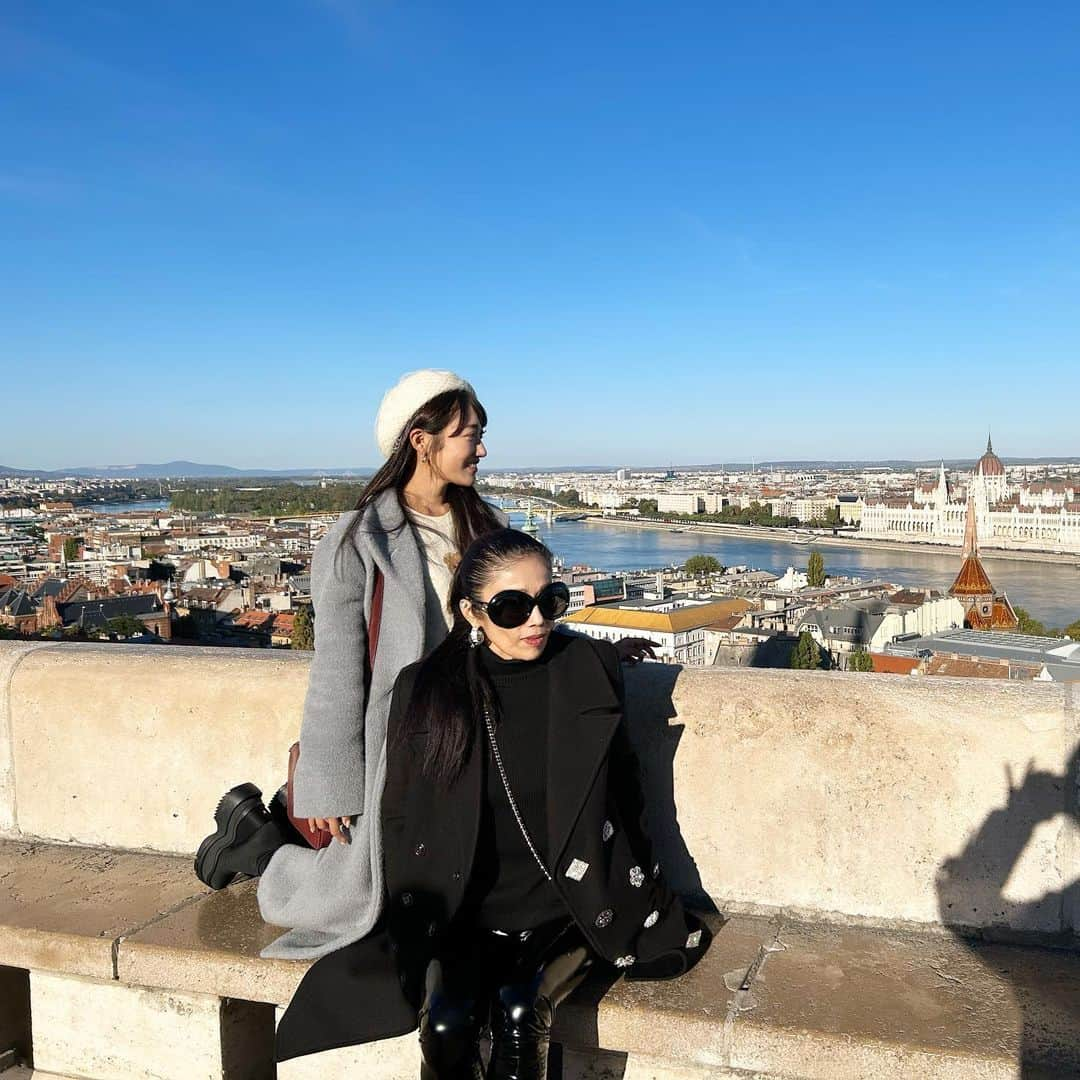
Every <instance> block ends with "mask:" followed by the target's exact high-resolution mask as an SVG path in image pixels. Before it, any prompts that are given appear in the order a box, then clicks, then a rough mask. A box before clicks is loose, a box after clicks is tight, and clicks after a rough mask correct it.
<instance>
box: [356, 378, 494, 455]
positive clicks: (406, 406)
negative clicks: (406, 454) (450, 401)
mask: <svg viewBox="0 0 1080 1080" xmlns="http://www.w3.org/2000/svg"><path fill="white" fill-rule="evenodd" d="M447 390H467V391H468V392H469V393H470V394H473V396H475V393H476V392H475V391H474V390H473V388H472V387H471V386H470V385H469V384H468V383H467V382H466V381H465V380H464V379H463V378H461V376H460V375H455V374H454V373H453V372H452V371H439V370H437V369H435V368H425V369H424V370H423V371H410V372H409V373H408V374H407V375H402V376H401V378H400V379H399V380H398V382H397V385H396V386H392V387H391V388H390V389H389V390H387V391H386V394H385V395H384V397H383V399H382V404H381V405H380V406H379V412H378V415H377V416H376V417H375V442H376V444H377V445H378V447H379V453H380V454H382V456H383V457H384V458H388V457H390V455H391V454H392V453H393V452H394V446H395V445H396V443H397V441H398V439H399V438H400V437H401V435H402V434H403V432H404V428H405V425H406V424H407V423H408V422H409V420H410V419H412V416H413V414H414V413H415V412H416V410H417V409H419V408H420V407H421V406H422V405H426V404H427V403H428V402H429V401H430V400H431V399H432V398H434V397H438V396H439V395H440V394H445V393H446V392H447Z"/></svg>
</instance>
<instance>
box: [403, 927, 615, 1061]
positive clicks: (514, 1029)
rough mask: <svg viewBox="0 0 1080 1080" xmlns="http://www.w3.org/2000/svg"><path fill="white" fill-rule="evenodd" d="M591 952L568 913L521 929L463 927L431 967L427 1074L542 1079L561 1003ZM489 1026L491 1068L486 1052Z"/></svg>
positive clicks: (424, 1021)
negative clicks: (485, 1036) (482, 1038)
mask: <svg viewBox="0 0 1080 1080" xmlns="http://www.w3.org/2000/svg"><path fill="white" fill-rule="evenodd" d="M593 959H594V954H593V952H592V951H591V950H590V948H589V946H588V945H587V944H586V942H585V939H584V938H583V937H582V936H581V933H580V931H579V930H578V929H577V927H576V926H575V925H574V924H573V923H572V922H570V921H569V920H567V919H560V920H558V921H557V922H553V923H546V924H545V925H543V926H540V927H538V928H537V929H535V930H526V931H523V932H521V933H502V932H501V931H495V930H476V929H473V930H466V931H459V932H457V933H456V934H455V935H453V936H452V937H451V938H450V940H449V941H447V942H446V944H445V945H444V946H443V947H442V948H440V950H439V952H438V954H437V956H436V957H435V959H434V960H432V961H431V963H430V964H429V965H428V969H427V975H426V979H425V987H424V1003H423V1006H422V1007H421V1010H420V1050H421V1054H422V1056H423V1063H422V1065H421V1067H420V1078H421V1080H484V1077H485V1076H486V1077H487V1078H488V1080H544V1078H545V1077H546V1076H547V1059H548V1043H549V1040H550V1037H551V1024H552V1021H553V1020H554V1018H555V1009H556V1007H557V1006H558V1005H559V1004H560V1002H562V1001H563V1000H564V999H565V998H566V997H567V996H568V995H569V994H570V992H571V991H572V990H574V989H575V987H577V986H578V985H579V984H580V983H581V982H582V980H583V979H584V978H585V975H586V973H587V972H588V970H589V968H590V967H591V966H592V964H593ZM485 1027H490V1031H491V1061H490V1064H489V1067H488V1071H487V1073H485V1072H484V1066H483V1061H482V1059H481V1056H480V1036H481V1034H482V1033H483V1030H484V1028H485Z"/></svg>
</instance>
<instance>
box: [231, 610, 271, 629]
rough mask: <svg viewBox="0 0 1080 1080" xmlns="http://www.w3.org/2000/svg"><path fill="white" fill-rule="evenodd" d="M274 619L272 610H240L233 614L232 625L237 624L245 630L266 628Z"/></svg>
mask: <svg viewBox="0 0 1080 1080" xmlns="http://www.w3.org/2000/svg"><path fill="white" fill-rule="evenodd" d="M273 621H274V613H273V612H272V611H242V612H241V613H240V614H239V615H235V616H233V620H232V623H233V626H239V627H241V628H243V629H245V630H267V629H269V626H270V623H272V622H273Z"/></svg>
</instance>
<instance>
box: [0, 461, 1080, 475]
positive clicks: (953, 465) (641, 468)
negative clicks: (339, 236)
mask: <svg viewBox="0 0 1080 1080" xmlns="http://www.w3.org/2000/svg"><path fill="white" fill-rule="evenodd" d="M976 460H977V459H976V458H953V459H951V460H946V462H945V467H946V468H947V469H971V468H972V467H974V465H975V462H976ZM1001 460H1002V461H1004V462H1005V464H1006V465H1053V464H1059V465H1060V464H1066V463H1069V462H1071V463H1072V464H1073V465H1075V466H1077V467H1080V455H1077V456H1074V457H1037V458H1018V457H1003V458H1002V459H1001ZM939 464H940V458H927V459H925V460H922V461H905V460H901V459H896V458H889V459H884V460H874V461H871V460H868V459H859V460H854V461H833V460H829V461H826V460H821V459H815V458H807V459H799V460H794V459H793V460H786V461H757V462H749V461H727V462H723V463H719V462H716V463H713V464H701V465H620V466H616V465H520V466H516V467H514V468H505V469H488V468H485V469H484V470H483V475H484V476H490V477H494V476H499V475H501V474H503V473H522V472H554V473H568V472H592V473H613V472H615V470H616V469H617V468H624V469H629V470H630V471H632V472H659V471H663V470H665V469H669V468H670V469H671V470H672V471H673V472H679V473H685V472H699V471H708V472H719V471H720V470H724V471H726V472H748V471H749V470H750V469H751V468H753V469H755V470H756V471H758V472H770V471H772V470H774V469H784V470H787V471H799V472H820V471H823V470H828V471H831V472H841V471H844V470H848V471H852V470H862V469H896V470H910V469H936V468H937V467H938V465H939ZM374 471H375V470H374V468H372V467H370V466H367V467H365V466H359V467H351V468H344V469H340V468H336V469H330V468H326V469H306V468H305V469H237V468H235V467H234V466H232V465H205V464H200V463H199V462H196V461H166V462H163V463H161V464H157V465H151V464H142V465H79V466H77V467H75V468H70V469H18V468H12V467H10V466H7V465H0V476H40V477H48V478H52V479H60V478H62V477H65V476H80V477H91V476H92V477H99V478H101V479H104V480H164V479H166V478H171V479H174V480H175V479H180V478H183V477H186V478H190V479H222V480H225V479H230V478H231V479H237V478H243V477H252V478H254V477H260V476H266V477H269V476H275V477H288V476H309V477H310V476H370V475H371V474H372V473H373V472H374Z"/></svg>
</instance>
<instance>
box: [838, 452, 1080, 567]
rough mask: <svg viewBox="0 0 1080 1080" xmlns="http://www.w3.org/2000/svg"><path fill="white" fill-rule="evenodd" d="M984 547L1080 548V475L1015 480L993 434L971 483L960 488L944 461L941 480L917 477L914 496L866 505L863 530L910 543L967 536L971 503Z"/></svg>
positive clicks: (968, 480)
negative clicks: (920, 480)
mask: <svg viewBox="0 0 1080 1080" xmlns="http://www.w3.org/2000/svg"><path fill="white" fill-rule="evenodd" d="M969 504H970V506H971V510H972V512H973V513H974V514H975V526H976V530H977V534H978V538H979V544H980V546H982V547H983V548H1007V549H1010V550H1024V549H1030V550H1033V551H1034V550H1038V551H1060V552H1080V481H1078V480H1074V479H1071V478H1070V479H1057V480H1055V479H1050V480H1041V481H1038V482H1036V483H1028V482H1026V481H1025V482H1024V483H1020V484H1010V483H1009V479H1008V476H1007V474H1006V472H1005V466H1004V464H1003V463H1002V461H1001V459H1000V458H999V457H998V456H997V454H995V453H994V448H993V445H992V444H991V442H990V440H989V439H987V441H986V453H985V454H983V456H982V457H981V458H979V460H978V462H977V463H976V465H975V469H974V470H973V471H972V472H971V473H970V474H969V475H968V476H967V477H966V483H965V484H964V485H963V486H962V487H960V488H959V489H954V487H953V485H952V484H950V483H949V481H948V479H947V477H946V475H945V466H944V465H942V467H941V469H940V471H939V473H938V477H937V481H936V482H932V483H916V485H915V488H914V490H913V491H912V494H911V498H909V499H895V498H893V499H886V500H884V501H882V502H877V503H866V504H865V505H864V506H863V507H862V516H861V525H860V529H859V531H860V532H861V533H862V535H864V536H867V537H873V538H874V539H881V540H903V541H908V542H909V543H918V542H922V543H926V544H951V545H954V546H956V547H960V546H961V545H962V544H963V542H964V526H965V522H966V519H967V514H968V506H969Z"/></svg>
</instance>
